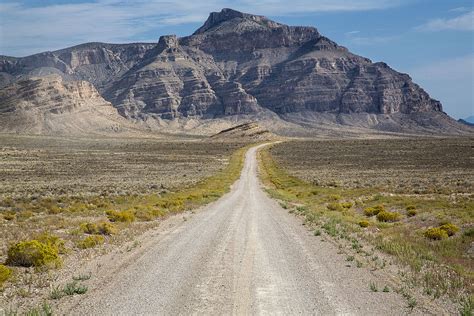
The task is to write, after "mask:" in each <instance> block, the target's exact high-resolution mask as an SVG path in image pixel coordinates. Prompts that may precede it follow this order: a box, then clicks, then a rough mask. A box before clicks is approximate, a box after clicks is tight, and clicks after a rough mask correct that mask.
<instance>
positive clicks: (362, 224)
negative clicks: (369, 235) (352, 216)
mask: <svg viewBox="0 0 474 316" xmlns="http://www.w3.org/2000/svg"><path fill="white" fill-rule="evenodd" d="M359 226H360V227H364V228H365V227H369V221H366V220H362V221H359Z"/></svg>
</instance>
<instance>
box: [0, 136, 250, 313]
mask: <svg viewBox="0 0 474 316" xmlns="http://www.w3.org/2000/svg"><path fill="white" fill-rule="evenodd" d="M0 144H1V145H2V149H1V150H0V164H3V166H4V167H3V168H2V169H1V170H2V171H0V196H1V198H0V263H1V262H5V260H6V259H7V250H8V248H9V247H10V246H11V245H14V244H15V243H18V242H21V241H25V240H34V239H35V238H39V237H38V236H40V237H41V236H50V237H51V238H53V236H54V238H60V239H58V240H61V241H64V243H63V244H62V247H63V250H64V251H62V252H61V251H59V255H60V257H61V259H64V258H65V257H66V256H69V255H71V256H72V257H81V255H80V254H81V253H82V252H84V254H90V253H91V252H94V253H96V254H97V255H98V254H100V253H101V251H102V250H103V249H105V248H107V247H109V246H112V245H117V244H121V243H123V242H126V241H129V240H130V238H132V236H137V234H140V233H143V232H144V231H145V230H146V229H148V228H150V227H155V226H156V225H157V223H158V222H159V221H160V219H162V218H163V217H164V216H167V215H169V214H173V213H176V212H182V211H185V210H190V209H192V208H195V207H199V206H201V205H204V204H206V203H209V202H211V201H213V200H215V199H217V198H219V197H220V196H221V195H222V194H224V193H225V192H227V191H228V190H229V187H230V185H231V184H232V183H233V182H234V181H235V180H237V178H238V177H239V175H240V170H241V168H242V165H243V158H244V153H245V151H246V148H244V147H242V146H245V144H243V143H232V142H226V143H225V144H223V143H219V142H206V141H202V140H200V141H196V140H179V141H168V142H163V141H158V140H153V139H149V140H146V139H126V140H118V139H92V140H89V139H71V138H51V137H26V136H9V137H7V136H1V135H0ZM112 222H113V223H112ZM44 231H47V232H48V234H43V233H42V232H44ZM56 236H57V237H56ZM41 241H42V242H44V243H46V244H47V245H49V243H50V242H52V241H53V240H52V239H51V240H41ZM101 249H102V250H101ZM76 254H79V255H78V256H76ZM86 256H88V255H86ZM12 269H13V276H14V277H12V278H10V279H9V280H8V281H7V282H6V283H5V285H4V288H3V289H2V291H3V297H4V298H5V300H7V301H9V302H10V303H11V302H17V303H18V304H25V305H23V306H22V308H21V310H25V309H26V308H28V307H29V306H32V304H35V303H37V302H38V301H39V299H40V298H41V295H43V296H44V294H45V293H46V292H48V293H49V291H47V290H48V289H49V287H50V284H52V283H53V282H54V275H55V271H54V270H46V271H45V270H44V269H42V270H31V269H29V268H21V267H12ZM2 302H3V303H5V302H6V301H2V299H1V298H0V305H1V304H2ZM13 304H16V303H13Z"/></svg>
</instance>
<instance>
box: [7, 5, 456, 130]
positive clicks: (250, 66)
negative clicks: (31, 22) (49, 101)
mask: <svg viewBox="0 0 474 316" xmlns="http://www.w3.org/2000/svg"><path fill="white" fill-rule="evenodd" d="M50 74H55V75H59V76H61V77H62V78H63V80H65V81H78V80H85V81H89V82H91V83H92V84H93V85H94V87H95V88H96V89H97V91H98V92H99V93H100V95H101V96H102V97H104V98H105V100H107V101H108V102H110V103H111V104H112V105H113V106H114V107H115V108H116V109H117V110H118V112H119V113H120V115H122V116H123V117H125V118H127V119H128V120H131V121H140V122H151V120H157V122H158V125H160V126H161V125H163V124H162V122H163V120H164V121H167V120H176V119H178V118H180V119H181V121H186V120H190V119H191V120H220V119H224V120H226V117H230V116H239V115H250V116H252V115H254V116H263V117H266V119H269V120H273V119H274V116H273V114H271V113H275V114H276V115H277V116H279V118H280V119H282V120H285V117H286V116H288V115H289V116H291V115H293V114H294V115H293V116H295V115H296V116H297V114H298V113H304V112H307V111H309V112H311V113H320V114H321V117H325V116H327V115H326V114H329V115H332V116H338V115H342V114H344V117H346V116H347V115H346V114H349V115H351V114H362V115H365V117H367V122H369V123H367V124H366V125H364V126H366V127H367V128H368V129H372V128H373V129H375V130H377V126H378V127H379V128H381V127H382V126H384V125H383V124H382V125H380V123H379V122H380V120H371V119H369V118H368V117H369V116H370V115H373V114H374V115H389V116H391V115H397V116H400V115H401V116H406V118H403V119H400V120H402V121H405V120H406V119H409V118H410V117H413V118H414V119H413V122H414V123H415V124H409V125H412V126H415V127H416V124H418V123H416V121H417V120H418V119H417V118H415V116H416V115H413V114H417V113H424V114H426V115H428V116H429V115H430V113H432V114H433V117H437V121H439V122H440V123H439V124H438V123H436V124H434V125H433V130H436V129H439V128H438V127H439V126H438V125H443V126H445V127H446V129H445V130H452V131H453V132H456V131H455V130H456V129H458V130H459V131H460V132H462V131H464V130H465V127H464V126H461V124H459V126H458V125H456V124H457V123H456V124H453V122H452V121H454V120H452V119H451V118H450V117H449V116H448V115H446V114H445V113H444V112H443V110H442V105H441V103H440V102H439V101H437V100H434V99H432V98H431V97H430V96H429V95H428V94H427V93H426V92H425V91H424V90H423V89H422V88H421V87H420V86H418V85H417V84H416V83H414V82H413V81H412V80H411V78H410V76H409V75H407V74H403V73H399V72H397V71H395V70H393V69H392V68H390V67H389V66H388V65H387V64H386V63H383V62H378V63H373V62H372V61H371V60H370V59H368V58H365V57H362V56H358V55H355V54H353V53H351V52H350V51H349V50H348V49H347V48H345V47H343V46H340V45H338V44H337V43H335V42H334V41H332V40H330V39H329V38H327V37H325V36H323V35H321V34H320V33H319V31H318V30H317V29H316V28H314V27H304V26H287V25H284V24H281V23H278V22H274V21H272V20H270V19H268V18H266V17H264V16H259V15H252V14H248V13H242V12H239V11H236V10H232V9H223V10H222V11H220V12H212V13H211V14H210V15H209V18H208V19H207V20H206V21H205V22H204V24H203V25H202V26H201V27H200V28H198V29H197V30H196V31H195V32H194V33H193V34H192V35H189V36H185V37H180V38H179V37H177V36H176V35H165V36H161V37H160V39H159V41H158V43H130V44H104V43H98V42H92V43H84V44H80V45H76V46H73V47H69V48H65V49H61V50H57V51H53V52H43V53H39V54H34V55H31V56H26V57H22V58H10V57H0V89H2V87H3V88H4V87H6V86H8V85H10V84H12V83H14V82H15V81H17V80H20V79H25V78H28V77H32V76H38V75H40V76H42V75H50ZM269 111H270V112H269ZM265 113H267V114H268V115H266V114H265ZM436 113H437V114H436ZM434 114H436V115H434ZM354 116H356V115H354ZM419 116H420V115H419ZM331 120H332V119H331ZM297 121H299V119H298V120H297ZM339 121H340V122H341V124H340V125H341V126H345V125H351V124H352V123H354V124H356V125H357V124H360V121H359V118H357V119H355V120H354V122H351V120H350V119H349V118H345V119H344V120H339ZM372 121H373V122H378V123H374V124H372V123H370V122H372ZM392 121H393V122H395V121H397V120H392ZM427 121H430V120H425V122H427ZM443 122H444V123H443ZM448 123H449V124H448ZM331 124H332V123H331ZM423 124H424V123H423ZM152 125H156V124H152ZM164 125H169V124H164ZM310 125H311V124H310ZM395 125H396V124H395V123H393V124H392V125H391V127H390V129H391V130H397V129H398V131H399V132H404V131H405V128H404V127H403V126H402V125H400V126H399V127H398V128H395ZM426 128H428V126H423V129H426ZM415 129H416V128H415ZM210 132H212V131H210Z"/></svg>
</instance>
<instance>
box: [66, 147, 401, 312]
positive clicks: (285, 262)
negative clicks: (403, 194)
mask: <svg viewBox="0 0 474 316" xmlns="http://www.w3.org/2000/svg"><path fill="white" fill-rule="evenodd" d="M258 147H260V146H258ZM258 147H253V148H251V149H250V150H249V151H248V152H247V154H246V160H245V165H244V168H243V171H242V175H241V178H240V180H239V181H237V182H236V183H235V184H234V185H233V188H232V190H231V192H229V193H228V194H226V195H225V196H223V197H222V198H221V199H219V200H218V201H216V202H214V203H212V204H210V205H209V206H207V207H205V208H204V209H202V210H201V211H199V212H197V213H196V214H193V215H192V216H190V217H189V218H188V219H187V220H186V221H182V222H181V223H180V224H179V225H176V226H173V227H171V228H169V229H163V230H162V231H161V232H160V233H159V234H158V233H157V234H156V237H154V240H153V243H152V245H151V246H150V247H149V248H148V249H147V250H146V251H144V252H143V253H141V254H140V255H139V256H137V257H136V259H135V258H134V260H133V263H132V264H128V265H126V266H124V267H123V268H122V269H120V270H119V271H118V272H117V273H114V275H113V278H111V280H109V281H108V282H107V283H106V284H103V286H101V288H99V289H93V290H92V291H89V293H87V294H86V295H85V296H83V297H81V299H80V301H78V302H77V304H75V306H74V307H73V308H72V309H70V310H69V312H67V314H78V315H85V314H86V315H137V314H140V315H156V314H166V315H178V314H180V315H188V314H236V315H243V314H260V315H264V314H271V315H278V314H280V315H296V314H300V315H301V314H304V315H308V314H312V315H314V314H319V315H400V314H406V313H407V312H408V310H407V309H406V305H407V303H406V301H405V300H404V299H402V298H401V297H400V296H398V295H397V294H395V293H393V292H390V293H383V292H381V291H380V290H379V292H377V293H374V292H372V291H371V290H370V288H369V284H370V283H371V282H374V283H377V282H380V281H378V280H377V279H376V278H375V276H374V275H372V273H370V271H369V270H368V269H365V268H357V267H355V265H354V264H353V263H352V264H349V263H348V262H347V261H346V257H345V255H341V254H340V253H338V249H337V247H335V246H334V245H333V244H332V243H329V242H324V241H323V240H322V239H321V238H320V237H315V236H313V234H312V233H311V232H309V231H308V230H307V229H306V228H305V226H303V225H302V224H301V220H300V219H299V218H297V217H295V216H294V215H291V214H288V210H284V209H283V208H281V207H280V205H279V204H278V203H277V202H276V201H274V200H272V199H271V198H269V197H268V196H267V195H266V193H265V192H264V191H263V189H262V188H261V186H260V182H259V180H258V177H257V160H256V151H257V150H258ZM382 286H383V284H380V283H379V287H380V288H381V287H382Z"/></svg>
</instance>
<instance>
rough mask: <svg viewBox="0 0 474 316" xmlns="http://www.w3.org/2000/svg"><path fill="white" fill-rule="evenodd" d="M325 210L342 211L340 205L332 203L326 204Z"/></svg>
mask: <svg viewBox="0 0 474 316" xmlns="http://www.w3.org/2000/svg"><path fill="white" fill-rule="evenodd" d="M327 209H328V210H330V211H342V210H343V207H342V205H341V204H340V203H337V202H332V203H328V205H327Z"/></svg>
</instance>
